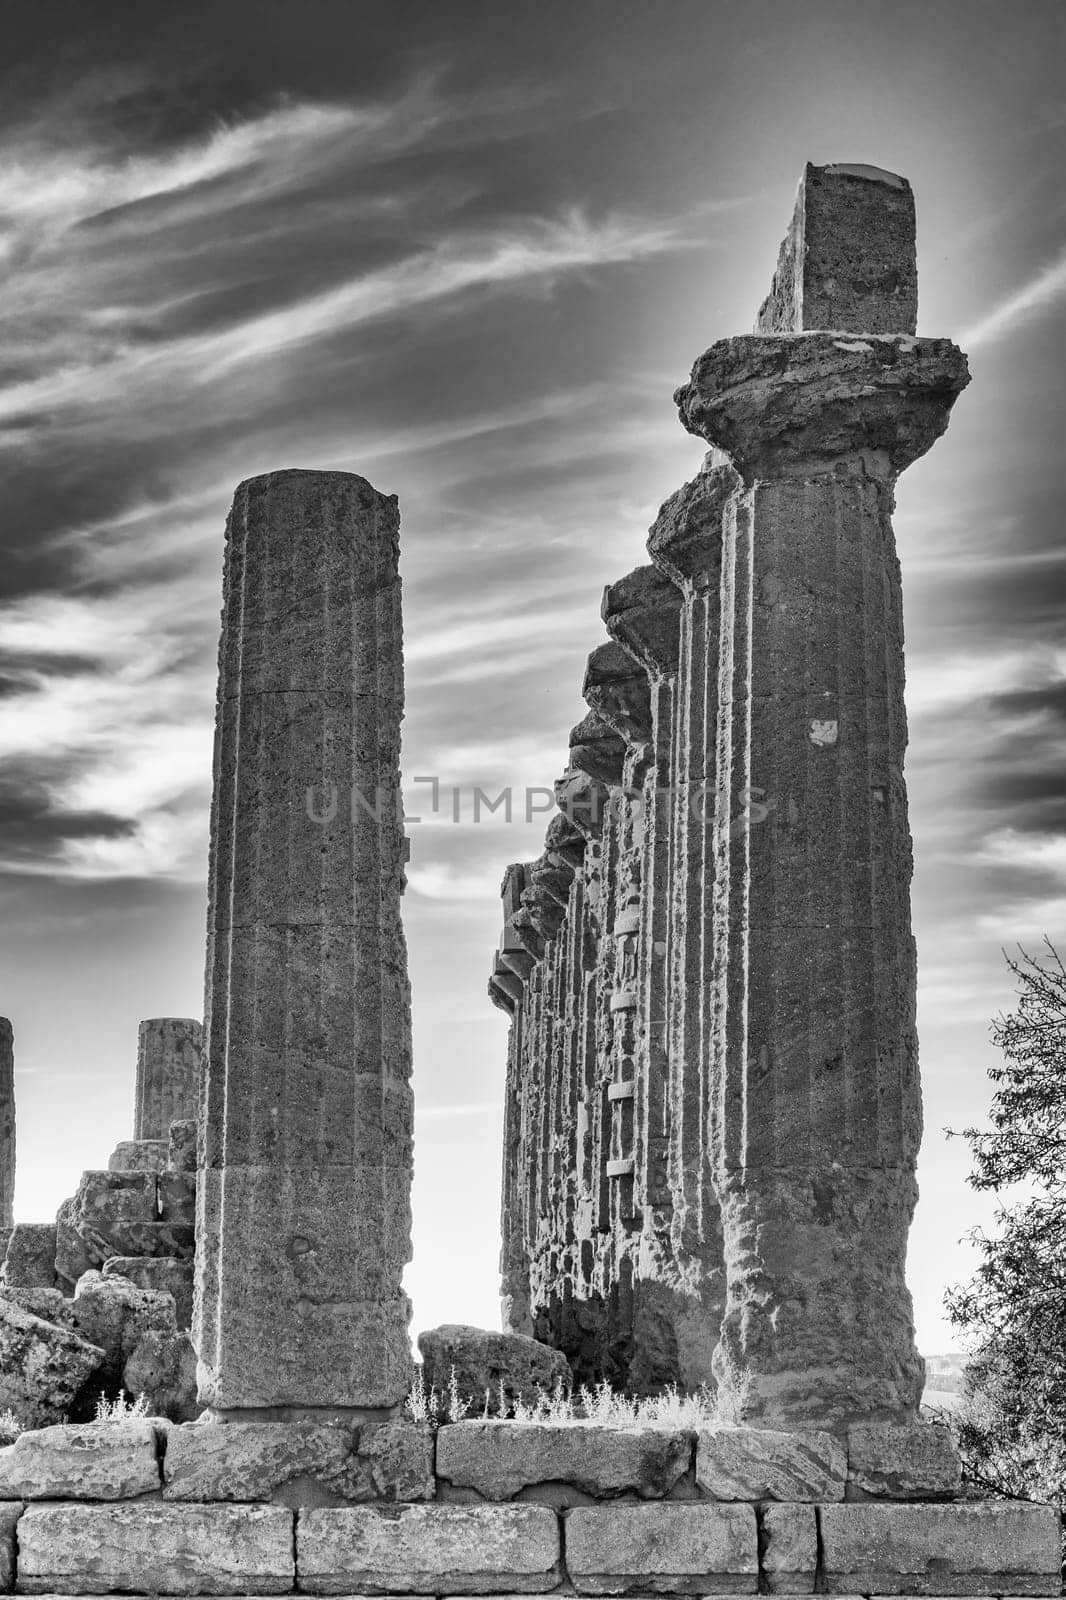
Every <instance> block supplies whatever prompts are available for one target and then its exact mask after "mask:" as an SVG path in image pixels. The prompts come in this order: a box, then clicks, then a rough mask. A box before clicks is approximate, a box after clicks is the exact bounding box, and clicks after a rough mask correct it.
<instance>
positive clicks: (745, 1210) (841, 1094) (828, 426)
mask: <svg viewBox="0 0 1066 1600" xmlns="http://www.w3.org/2000/svg"><path fill="white" fill-rule="evenodd" d="M967 381H968V374H967V371H966V363H965V358H964V357H963V356H962V355H961V353H960V352H959V351H958V350H957V349H956V348H955V347H954V346H953V345H951V344H950V343H948V342H947V341H945V340H916V339H913V338H910V337H907V336H903V337H898V336H897V337H869V338H862V339H859V338H855V337H841V336H837V335H833V334H831V333H807V334H803V333H801V334H794V335H792V336H790V337H781V336H774V335H765V336H762V337H758V336H753V337H747V338H740V339H732V340H726V341H723V342H722V343H720V344H717V345H714V346H713V347H712V348H711V349H710V350H709V351H707V353H706V354H705V355H704V356H702V357H701V358H700V360H699V361H698V362H697V363H696V366H695V368H694V369H693V375H692V382H691V383H690V384H688V385H687V386H686V387H685V388H683V389H681V390H679V391H678V395H677V399H678V403H679V406H680V409H681V415H682V420H683V422H684V424H685V426H686V427H687V428H688V429H689V430H690V431H691V432H694V433H699V434H701V435H702V436H703V437H704V438H705V439H707V440H708V441H709V442H710V443H712V444H714V445H717V446H719V447H721V448H722V449H723V450H725V451H727V452H728V454H729V455H730V456H731V458H732V461H733V463H734V465H735V467H736V468H737V471H738V472H739V474H740V477H741V479H742V480H743V481H742V484H741V485H740V487H739V488H738V490H737V492H736V494H735V495H734V496H733V498H732V500H731V502H730V503H729V505H728V506H727V508H726V519H725V535H724V546H723V555H722V625H721V640H720V649H719V682H720V710H719V717H718V727H717V746H718V748H717V775H716V792H715V825H714V826H715V833H714V857H715V875H714V891H713V893H714V902H713V918H712V937H713V976H714V983H713V989H714V992H713V996H712V1004H713V1008H714V1009H713V1022H712V1030H711V1035H712V1036H711V1055H710V1071H711V1085H710V1088H711V1104H710V1127H711V1147H712V1160H713V1166H714V1177H715V1184H716V1187H717V1190H718V1196H719V1200H720V1203H721V1207H722V1220H723V1233H724V1254H725V1264H726V1271H727V1286H728V1298H727V1305H726V1312H725V1318H724V1322H723V1329H722V1339H721V1343H720V1346H719V1349H718V1352H717V1355H716V1361H715V1365H716V1371H717V1375H718V1380H719V1406H720V1413H721V1415H722V1417H723V1418H724V1419H726V1420H730V1421H737V1422H750V1423H754V1424H756V1425H760V1426H766V1427H775V1426H777V1427H788V1426H804V1425H819V1426H823V1427H826V1426H828V1427H841V1426H844V1425H846V1424H847V1423H848V1422H851V1421H858V1420H864V1419H870V1420H873V1419H882V1418H883V1419H886V1420H889V1419H896V1420H905V1419H910V1418H912V1417H913V1416H914V1415H915V1413H916V1410H917V1405H918V1401H919V1397H920V1392H921V1384H922V1364H921V1361H920V1359H919V1357H918V1356H917V1353H916V1350H915V1346H914V1335H913V1323H912V1316H911V1305H910V1297H909V1294H908V1292H907V1288H906V1284H905V1280H904V1266H905V1259H906V1248H907V1234H908V1229H909V1226H910V1221H911V1216H912V1213H913V1209H914V1203H915V1198H916V1187H915V1179H914V1169H915V1160H916V1156H917V1152H918V1145H919V1141H920V1137H921V1101H920V1090H919V1081H918V1060H917V1040H916V1037H915V1026H914V1014H915V1013H914V1007H915V963H914V943H913V939H912V936H911V923H910V889H909V886H910V875H911V844H910V832H909V828H908V822H907V801H906V790H905V787H904V781H903V755H904V747H905V743H906V720H905V714H904V707H903V630H902V609H901V590H900V574H899V566H898V562H897V559H896V554H895V547H894V541H893V535H892V525H891V511H892V506H893V485H894V480H895V477H896V475H897V474H898V473H899V472H900V471H902V469H903V468H904V467H905V466H906V465H907V464H908V463H909V462H910V461H912V460H914V459H915V458H916V457H917V456H919V455H921V454H922V453H923V452H924V451H926V450H927V449H929V447H930V446H931V444H932V443H933V442H934V440H935V439H936V438H937V437H938V436H939V435H940V433H942V432H943V430H944V428H945V427H946V425H947V419H948V413H949V411H950V408H951V405H952V403H953V401H954V399H955V397H956V396H957V394H958V393H959V392H960V390H961V389H962V388H963V387H964V385H965V384H966V382H967ZM753 795H757V796H759V797H760V799H761V801H762V804H760V806H759V807H754V806H752V805H751V803H750V802H751V797H752V796H753Z"/></svg>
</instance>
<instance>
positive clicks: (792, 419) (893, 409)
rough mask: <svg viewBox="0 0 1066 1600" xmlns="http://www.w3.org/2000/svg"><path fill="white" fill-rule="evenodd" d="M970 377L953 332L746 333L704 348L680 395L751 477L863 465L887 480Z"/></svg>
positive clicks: (935, 431)
mask: <svg viewBox="0 0 1066 1600" xmlns="http://www.w3.org/2000/svg"><path fill="white" fill-rule="evenodd" d="M969 381H970V373H969V369H968V367H967V365H966V357H965V356H964V355H963V353H962V351H961V350H959V349H958V348H957V346H955V345H953V344H952V343H951V341H950V340H949V339H915V338H911V337H910V335H908V334H895V335H887V336H882V335H874V334H864V335H857V334H856V335H847V334H837V333H795V334H746V335H743V336H742V337H740V338H736V339H722V340H719V342H718V343H717V344H713V345H712V346H711V348H710V349H709V350H706V351H705V352H704V354H703V355H702V356H700V357H699V359H698V360H697V362H696V364H695V366H694V367H693V369H692V378H691V380H690V382H689V383H687V384H684V385H683V386H682V387H681V388H680V389H678V390H677V392H676V394H675V395H674V400H675V402H676V403H677V406H678V409H679V411H680V413H681V421H682V424H683V426H684V427H685V428H686V429H687V430H688V432H689V433H694V434H697V435H699V436H700V437H701V438H704V439H706V440H707V441H708V442H709V443H710V444H714V445H718V446H719V447H720V448H721V449H723V450H725V451H726V452H727V453H728V454H729V456H730V457H731V459H732V461H733V463H734V465H735V466H736V468H737V470H738V471H739V472H740V474H741V476H742V477H743V479H744V480H745V482H746V483H749V484H750V483H752V482H753V481H755V480H756V479H760V478H763V479H765V478H793V477H811V476H821V475H824V474H826V473H830V472H833V471H834V470H839V468H840V466H841V465H842V464H843V465H845V466H846V465H847V464H853V465H859V464H860V463H861V464H862V466H863V467H864V468H865V470H866V471H868V472H870V473H872V474H873V475H875V476H882V477H885V478H890V477H893V476H895V475H896V474H897V473H900V472H902V471H903V469H904V468H905V467H907V466H909V465H910V463H911V462H912V461H914V460H916V459H917V458H918V457H919V456H921V455H924V454H925V452H926V451H927V450H928V449H929V448H930V447H931V446H932V445H933V444H934V442H935V441H936V440H937V439H938V438H939V437H940V435H941V434H942V433H943V432H944V430H945V428H946V427H947V424H948V416H949V414H950V411H951V408H952V406H953V404H954V403H955V400H956V398H957V397H958V395H959V394H961V392H962V390H963V389H965V387H966V385H967V384H968V383H969Z"/></svg>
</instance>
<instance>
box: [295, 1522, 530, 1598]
mask: <svg viewBox="0 0 1066 1600" xmlns="http://www.w3.org/2000/svg"><path fill="white" fill-rule="evenodd" d="M559 1558H560V1547H559V1529H558V1524H557V1521H556V1517H555V1513H554V1512H553V1511H550V1510H549V1509H548V1507H547V1506H526V1505H522V1506H447V1505H433V1506H401V1507H398V1508H397V1509H396V1510H394V1511H391V1512H389V1513H384V1512H382V1511H378V1510H374V1509H371V1508H370V1507H362V1506H344V1507H339V1508H335V1509H334V1508H329V1509H322V1510H310V1511H300V1512H299V1513H298V1514H297V1524H296V1561H297V1566H298V1568H299V1572H300V1586H301V1588H302V1589H304V1590H305V1591H306V1592H308V1593H310V1594H349V1595H350V1594H484V1595H496V1594H516V1593H517V1594H541V1593H543V1592H544V1591H545V1590H546V1589H554V1588H555V1586H556V1584H557V1583H558V1582H559V1579H560V1576H561V1570H560V1559H559Z"/></svg>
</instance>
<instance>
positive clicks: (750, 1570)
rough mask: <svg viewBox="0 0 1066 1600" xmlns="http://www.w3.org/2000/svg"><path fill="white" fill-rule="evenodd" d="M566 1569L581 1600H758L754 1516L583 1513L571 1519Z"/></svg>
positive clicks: (651, 1506)
mask: <svg viewBox="0 0 1066 1600" xmlns="http://www.w3.org/2000/svg"><path fill="white" fill-rule="evenodd" d="M566 1565H567V1571H568V1572H569V1574H570V1577H571V1579H572V1581H573V1585H574V1588H575V1589H576V1590H577V1592H578V1594H612V1595H616V1594H633V1595H643V1594H702V1595H710V1594H730V1593H748V1594H754V1593H755V1590H756V1588H757V1585H758V1578H759V1549H758V1537H757V1532H756V1523H755V1509H754V1507H753V1506H727V1505H706V1504H704V1505H697V1504H683V1505H679V1504H677V1503H676V1502H675V1503H673V1504H671V1503H668V1502H667V1503H664V1502H657V1503H646V1504H644V1505H621V1506H579V1507H577V1508H576V1509H575V1510H573V1511H571V1512H569V1513H568V1515H567V1519H566Z"/></svg>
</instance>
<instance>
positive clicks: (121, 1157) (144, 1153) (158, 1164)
mask: <svg viewBox="0 0 1066 1600" xmlns="http://www.w3.org/2000/svg"><path fill="white" fill-rule="evenodd" d="M166 1164H167V1141H166V1140H165V1139H123V1140H122V1141H121V1142H120V1143H119V1144H117V1145H116V1146H115V1148H114V1150H112V1152H111V1154H110V1155H109V1156H108V1158H107V1170H108V1172H163V1171H164V1170H165V1168H166Z"/></svg>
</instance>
